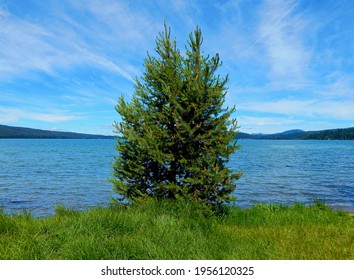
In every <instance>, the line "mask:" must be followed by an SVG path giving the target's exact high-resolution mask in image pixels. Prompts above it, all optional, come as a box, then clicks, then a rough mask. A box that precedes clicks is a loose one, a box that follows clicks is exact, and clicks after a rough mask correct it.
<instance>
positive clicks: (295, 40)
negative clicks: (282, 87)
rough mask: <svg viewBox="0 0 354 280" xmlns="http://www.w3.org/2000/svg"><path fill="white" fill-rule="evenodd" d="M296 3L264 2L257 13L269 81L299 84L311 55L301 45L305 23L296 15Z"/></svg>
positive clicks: (259, 39) (260, 42) (297, 1)
mask: <svg viewBox="0 0 354 280" xmlns="http://www.w3.org/2000/svg"><path fill="white" fill-rule="evenodd" d="M299 5H300V0H296V1H282V0H277V1H274V0H272V1H270V0H269V1H265V3H264V5H263V6H262V8H261V9H260V17H261V21H260V26H259V37H258V39H257V40H256V42H255V43H257V44H258V43H259V44H263V45H264V46H265V50H266V59H267V60H268V63H269V66H270V68H271V74H272V75H273V79H276V80H278V79H280V78H286V79H287V80H288V79H289V78H291V79H296V80H302V79H303V78H304V76H305V74H306V72H307V71H308V69H307V67H308V63H309V59H310V55H311V52H310V51H309V50H308V49H306V47H305V46H304V44H303V36H302V32H303V31H304V29H305V27H306V20H305V19H304V18H303V17H302V16H301V15H300V14H296V8H297V7H298V6H299Z"/></svg>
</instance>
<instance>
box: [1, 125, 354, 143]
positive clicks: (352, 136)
mask: <svg viewBox="0 0 354 280" xmlns="http://www.w3.org/2000/svg"><path fill="white" fill-rule="evenodd" d="M0 138H3V139H4V138H20V139H114V138H115V136H106V135H99V134H86V133H76V132H62V131H51V130H42V129H34V128H28V127H16V126H8V125H1V124H0ZM236 139H255V140H257V139H258V140H354V127H350V128H337V129H326V130H318V131H303V130H301V129H292V130H287V131H284V132H279V133H273V134H261V133H259V134H249V133H244V132H239V133H238V134H237V135H236Z"/></svg>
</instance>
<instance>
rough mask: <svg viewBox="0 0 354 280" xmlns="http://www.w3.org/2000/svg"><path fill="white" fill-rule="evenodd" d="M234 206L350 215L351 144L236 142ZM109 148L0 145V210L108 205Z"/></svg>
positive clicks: (97, 144)
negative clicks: (334, 210)
mask: <svg viewBox="0 0 354 280" xmlns="http://www.w3.org/2000/svg"><path fill="white" fill-rule="evenodd" d="M238 143H239V144H240V145H241V146H242V149H241V150H238V151H237V152H236V153H235V154H234V155H232V156H231V157H230V163H229V164H230V167H232V168H233V169H235V170H242V171H243V176H242V177H241V179H240V180H239V181H238V182H237V188H236V191H235V196H236V197H237V201H236V205H238V206H240V207H249V206H251V205H253V204H255V203H261V202H263V203H281V204H287V205H290V204H293V203H295V202H301V203H305V204H308V203H312V202H313V201H315V200H316V199H321V200H323V201H324V202H325V203H327V204H329V205H331V206H333V207H338V208H342V209H345V210H353V209H354V141H283V140H275V141H271V140H241V141H239V142H238ZM114 145H115V141H114V140H61V139H58V140H57V139H55V140H52V139H51V140H45V139H43V140H40V139H0V207H2V208H3V210H4V211H5V212H6V213H16V212H20V211H23V210H25V211H29V212H31V213H32V214H33V215H35V216H39V217H40V216H46V215H50V214H52V213H54V209H55V206H56V205H65V206H68V207H72V208H75V209H85V208H89V207H93V206H97V205H102V206H104V205H108V204H109V200H110V196H115V193H114V192H113V186H112V184H111V183H110V182H108V178H111V173H112V162H113V161H114V156H115V155H116V151H115V149H114Z"/></svg>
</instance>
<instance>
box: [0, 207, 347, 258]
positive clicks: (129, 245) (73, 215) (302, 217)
mask: <svg viewBox="0 0 354 280" xmlns="http://www.w3.org/2000/svg"><path fill="white" fill-rule="evenodd" d="M0 259H71V260H78V259H80V260H81V259H94V260H97V259H173V260H175V259H317V260H322V259H351V260H352V259H354V217H353V216H350V215H349V214H347V213H344V212H340V211H333V210H331V209H329V208H328V207H326V206H324V205H322V204H316V205H313V206H303V205H300V204H296V205H294V206H291V207H285V206H279V205H262V204H261V205H256V206H254V207H253V208H250V209H243V210H242V209H238V208H231V209H230V211H229V213H228V214H226V215H224V216H215V215H212V214H210V213H209V214H206V213H205V211H202V210H201V209H200V207H198V206H196V205H195V204H193V203H187V202H156V201H148V202H146V203H145V204H142V205H139V206H131V207H125V208H124V207H122V208H96V209H93V210H89V211H84V212H76V211H72V210H69V209H65V208H63V207H60V208H58V209H57V211H56V214H55V215H53V216H51V217H48V218H42V219H37V218H34V217H31V216H30V215H29V214H23V215H18V216H11V215H6V214H4V213H0Z"/></svg>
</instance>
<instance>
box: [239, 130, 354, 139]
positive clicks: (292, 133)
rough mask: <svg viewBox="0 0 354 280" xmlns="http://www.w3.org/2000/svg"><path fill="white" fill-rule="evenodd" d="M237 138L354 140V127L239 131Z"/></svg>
mask: <svg viewBox="0 0 354 280" xmlns="http://www.w3.org/2000/svg"><path fill="white" fill-rule="evenodd" d="M236 139H262V140H354V127H351V128H340V129H327V130H320V131H303V130H300V129H294V130H288V131H284V132H280V133H274V134H248V133H242V132H240V133H238V134H237V135H236Z"/></svg>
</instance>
